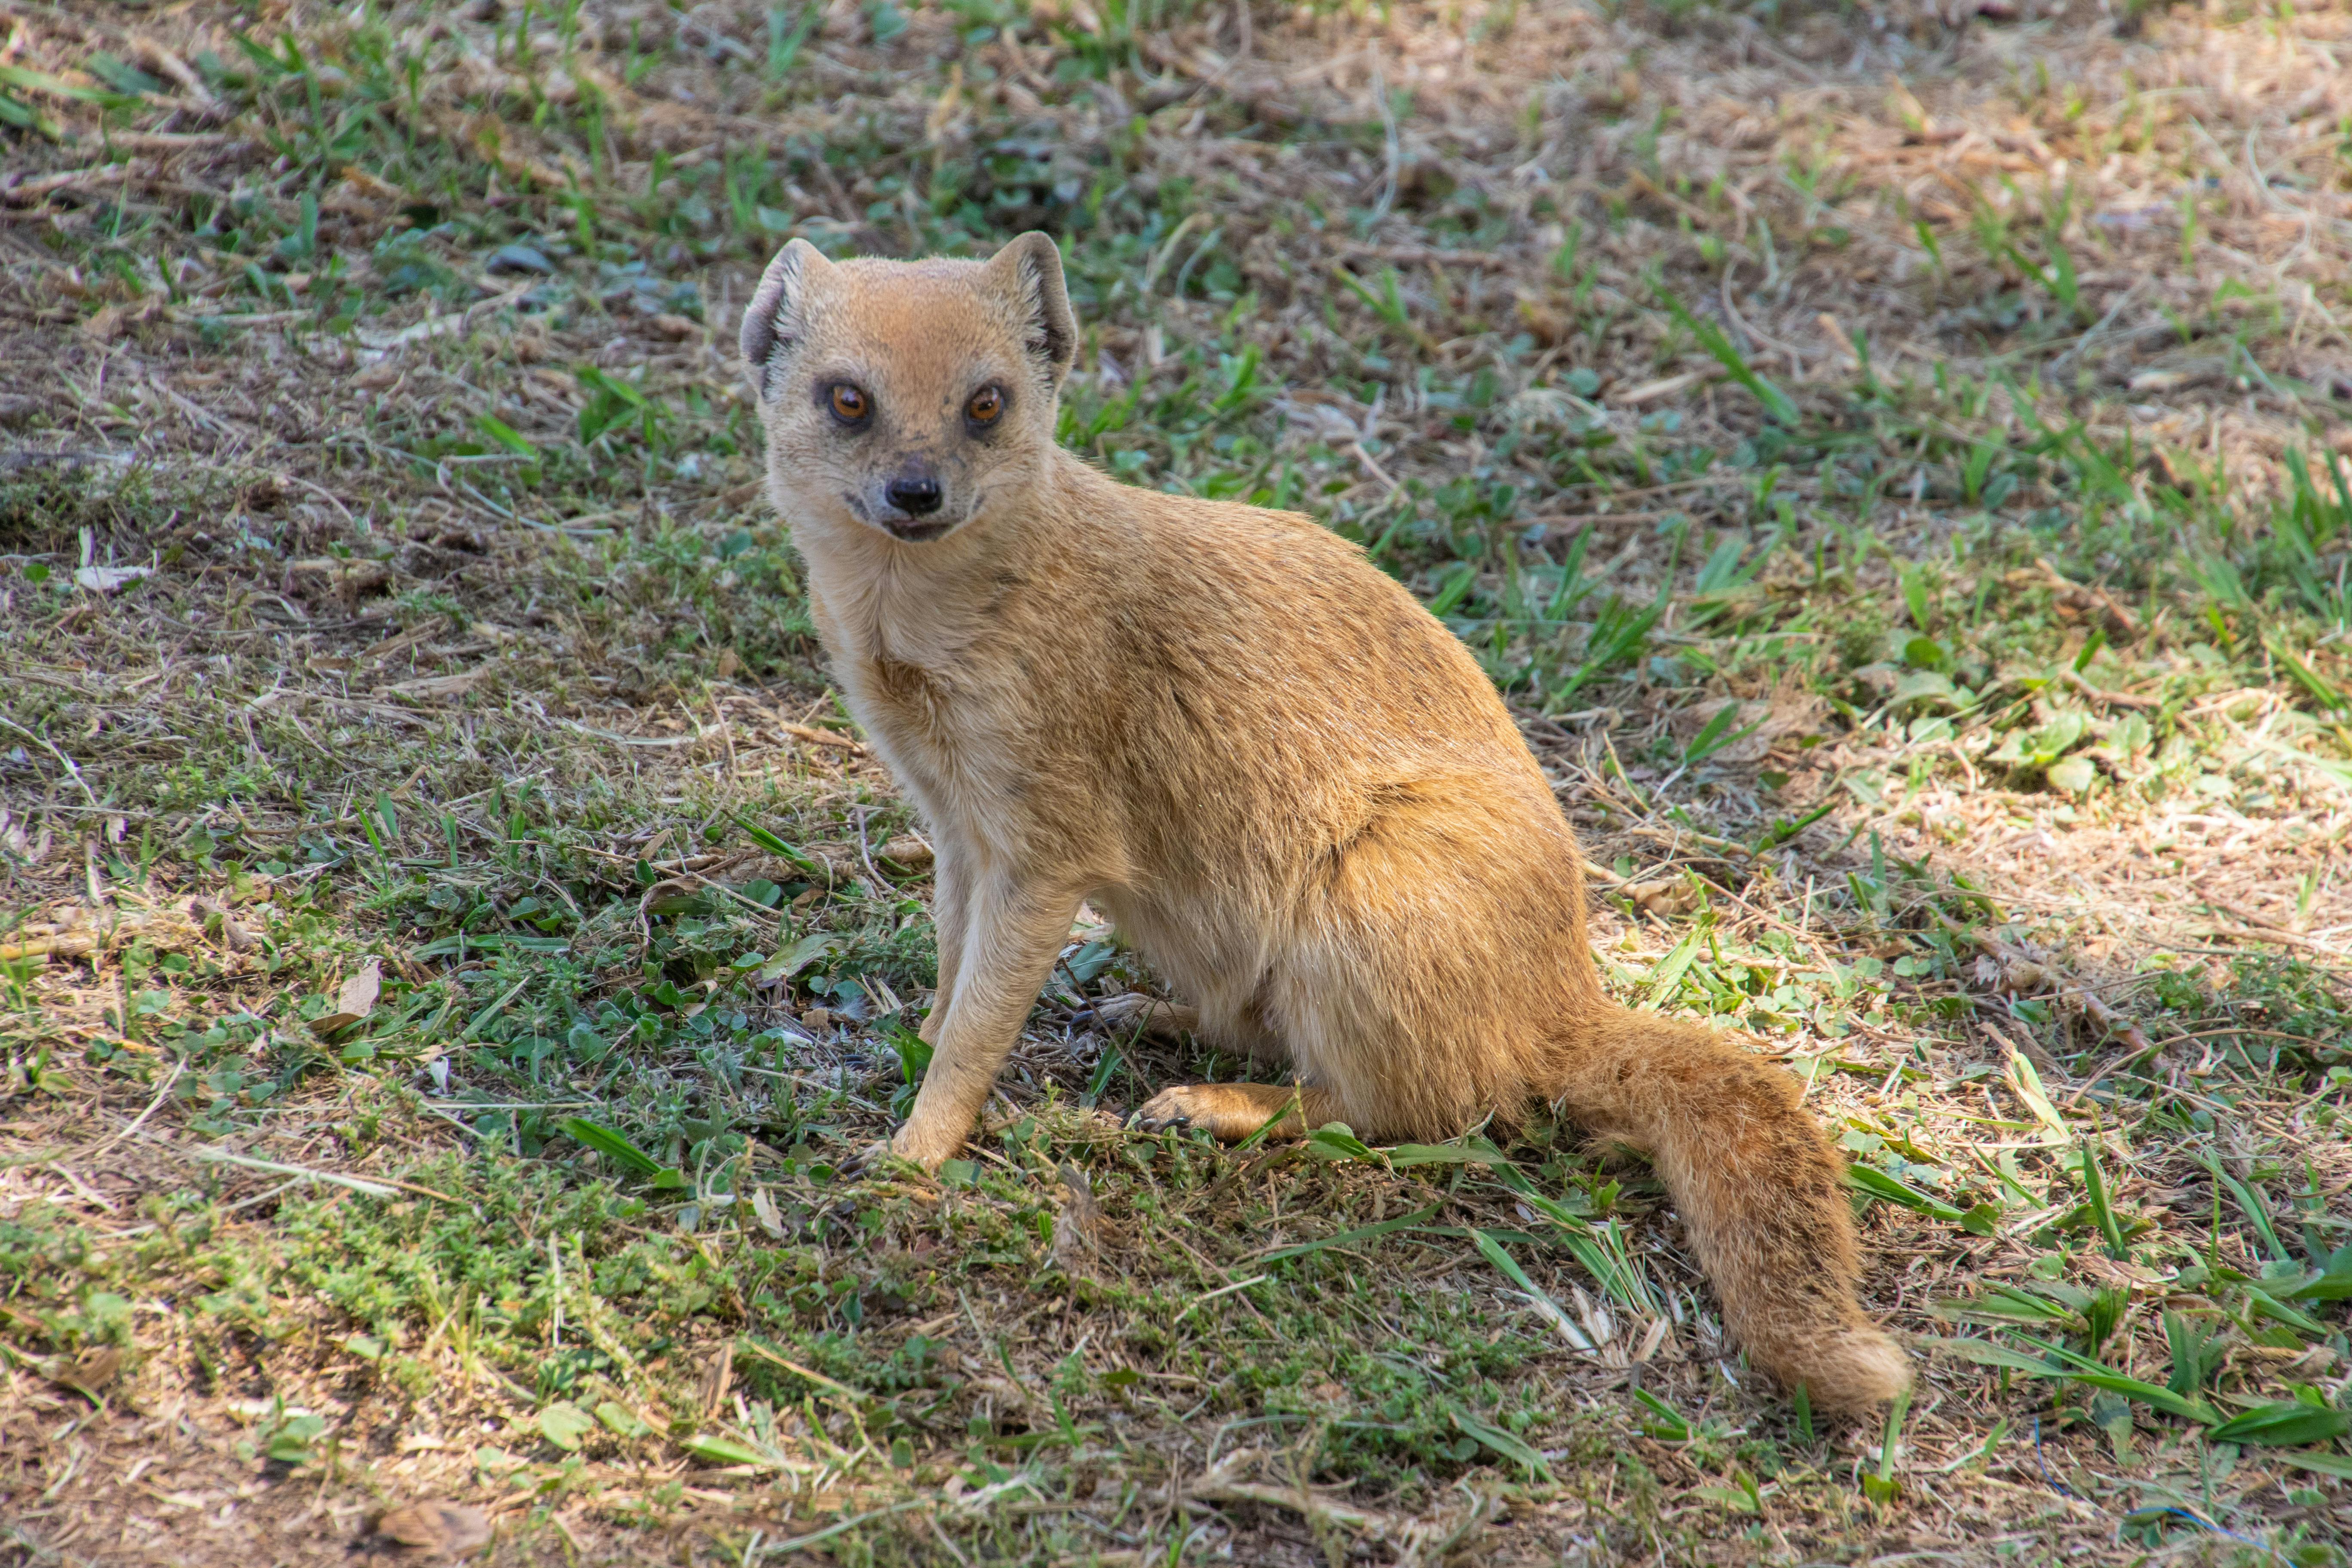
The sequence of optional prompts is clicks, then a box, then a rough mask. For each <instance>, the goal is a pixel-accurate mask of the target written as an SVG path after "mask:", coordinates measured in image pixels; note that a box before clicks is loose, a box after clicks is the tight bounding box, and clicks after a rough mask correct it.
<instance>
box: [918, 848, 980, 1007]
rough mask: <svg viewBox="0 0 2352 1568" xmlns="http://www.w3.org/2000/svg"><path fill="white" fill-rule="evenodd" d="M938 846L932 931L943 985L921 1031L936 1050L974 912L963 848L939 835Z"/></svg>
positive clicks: (933, 997)
mask: <svg viewBox="0 0 2352 1568" xmlns="http://www.w3.org/2000/svg"><path fill="white" fill-rule="evenodd" d="M935 842H936V843H937V844H938V846H939V855H938V858H936V859H935V860H934V861H933V862H932V865H931V930H932V933H933V935H934V937H935V939H936V940H937V942H938V943H939V950H940V984H939V986H938V988H937V989H936V990H934V991H933V992H932V993H931V1011H930V1016H929V1017H927V1018H925V1019H924V1020H923V1026H922V1028H921V1029H920V1030H919V1031H918V1032H919V1034H920V1035H921V1036H922V1037H923V1039H924V1040H925V1041H926V1042H927V1043H929V1044H930V1045H932V1046H937V1045H938V1044H939V1043H940V1029H941V1028H942V1027H944V1026H946V1024H947V1021H948V1004H949V1003H950V1002H951V1001H953V1000H954V999H955V988H956V972H957V971H958V970H959V969H960V968H961V966H962V963H963V944H964V941H965V937H966V935H967V932H968V928H969V927H970V925H971V911H970V910H967V909H966V908H965V907H964V888H965V886H966V885H967V883H968V881H969V878H970V873H969V871H968V870H967V868H966V867H965V865H964V854H963V848H962V846H961V845H960V844H958V843H956V842H954V841H953V840H951V839H950V838H949V837H947V836H946V835H945V834H940V835H938V836H937V837H936V839H935Z"/></svg>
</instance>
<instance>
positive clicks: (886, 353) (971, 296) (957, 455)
mask: <svg viewBox="0 0 2352 1568" xmlns="http://www.w3.org/2000/svg"><path fill="white" fill-rule="evenodd" d="M742 345H743V364H744V368H745V370H746V371H747V372H748V373H749V374H750V375H751V385H752V388H753V390H754V391H755V392H756V393H757V395H758V396H759V400H760V418H761V424H762V425H764V426H766V429H767V437H768V486H769V489H770V492H771V493H772V495H773V496H774V498H775V500H776V504H777V505H778V507H779V508H780V509H781V510H782V512H783V515H784V517H785V518H786V519H787V520H788V521H792V522H793V523H795V524H815V525H825V524H832V525H835V526H855V527H861V528H868V529H873V530H876V531H879V532H882V533H885V534H887V535H889V536H890V537H891V538H893V539H898V540H903V541H907V542H925V541H929V540H934V539H940V538H943V537H945V536H946V535H948V534H950V533H952V532H954V531H957V530H959V529H963V528H969V527H971V526H972V525H973V524H975V523H981V522H984V521H986V519H987V517H988V515H989V511H990V509H991V508H992V507H1002V506H1004V505H1006V504H1008V503H1015V502H1016V501H1017V498H1018V497H1019V496H1020V495H1021V493H1022V492H1023V491H1024V489H1027V488H1028V487H1029V484H1030V483H1031V482H1032V481H1033V479H1034V476H1035V474H1036V472H1037V468H1038V466H1039V464H1040V463H1041V462H1042V461H1043V460H1044V458H1045V455H1046V454H1047V453H1048V452H1049V451H1050V450H1051V448H1052V447H1053V445H1054V420H1055V397H1056V396H1057V395H1058V394H1059V393H1060V390H1061V385H1062V378H1063V376H1064V375H1066V374H1067V373H1068V371H1069V368H1070V362H1071V359H1072V356H1073V355H1074V354H1075V353H1076V348H1077V325H1076V321H1074V320H1073V319H1072V317H1071V315H1070V300H1069V295H1068V293H1067V291H1066V289H1064V287H1063V283H1062V257H1061V253H1060V252H1059V251H1057V250H1055V248H1054V242H1053V241H1052V240H1051V239H1049V238H1047V237H1045V235H1042V234H1024V235H1023V236H1021V237H1019V238H1018V239H1015V240H1013V242H1012V243H1011V244H1010V245H1007V246H1006V247H1004V248H1003V249H1002V250H1000V251H998V252H997V253H996V254H995V255H994V256H993V257H992V258H989V259H988V260H986V261H951V260H941V259H933V260H927V261H876V260H855V261H843V262H833V261H828V260H826V259H825V258H824V255H823V254H822V253H820V252H819V251H818V250H817V248H816V247H814V246H813V245H811V244H809V242H808V241H806V240H804V239H795V240H793V242H792V243H791V244H789V245H787V246H785V247H784V248H783V249H782V250H781V251H779V252H777V253H776V258H775V259H774V260H773V261H771V262H770V263H768V270H767V274H766V275H765V276H764V277H762V278H761V279H760V288H759V291H758V292H757V293H755V294H753V295H752V297H751V304H750V305H749V306H747V307H746V308H745V309H744V311H743V337H742Z"/></svg>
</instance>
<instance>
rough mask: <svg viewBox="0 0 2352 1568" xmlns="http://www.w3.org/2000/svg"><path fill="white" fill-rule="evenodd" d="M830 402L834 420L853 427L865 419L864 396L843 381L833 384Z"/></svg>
mask: <svg viewBox="0 0 2352 1568" xmlns="http://www.w3.org/2000/svg"><path fill="white" fill-rule="evenodd" d="M832 402H833V416H834V417H835V418H836V419H839V420H842V421H843V422H845V423H846V424H850V425H855V424H856V423H857V422H858V421H859V420H861V419H863V418H865V417H866V394H865V393H863V392H861V391H859V390H858V389H857V388H856V387H854V386H852V385H850V384H849V383H847V382H845V381H844V382H837V383H835V385H834V388H833V397H832Z"/></svg>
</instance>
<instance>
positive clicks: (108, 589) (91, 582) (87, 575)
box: [74, 566, 155, 594]
mask: <svg viewBox="0 0 2352 1568" xmlns="http://www.w3.org/2000/svg"><path fill="white" fill-rule="evenodd" d="M154 574H155V568H153V567H152V566H79V567H76V568H75V569H74V584H75V585H76V586H77V587H81V588H87V589H89V591H90V592H91V593H93V594H111V593H113V592H114V591H115V590H116V589H117V588H120V587H121V586H122V585H123V584H125V583H136V582H137V581H139V579H141V578H142V577H152V576H153V575H154Z"/></svg>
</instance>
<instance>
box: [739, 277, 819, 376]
mask: <svg viewBox="0 0 2352 1568" xmlns="http://www.w3.org/2000/svg"><path fill="white" fill-rule="evenodd" d="M832 270H833V263H832V262H830V261H827V260H826V259H825V258H824V252H823V251H821V250H819V249H818V248H817V247H815V246H814V245H811V244H810V243H809V242H808V241H807V240H805V239H795V240H793V242H792V243H791V244H789V245H787V246H785V247H783V248H782V250H779V251H778V252H776V258H775V259H774V260H773V261H771V262H769V263H768V270H767V271H766V272H764V273H762V274H761V278H760V287H759V288H758V289H756V290H754V291H753V293H752V295H751V303H750V304H748V305H746V306H744V307H743V335H742V338H741V342H742V347H743V369H744V371H745V372H746V373H747V374H750V376H751V384H752V385H753V386H754V387H756V388H758V389H759V393H760V395H761V397H763V398H764V397H766V396H767V395H768V394H769V387H768V367H769V365H770V363H772V361H773V360H774V359H775V357H776V354H777V353H778V352H779V351H781V350H785V349H789V348H791V347H792V346H793V342H794V341H795V340H797V339H798V338H799V337H800V335H801V325H802V305H803V302H804V300H806V298H807V294H808V286H809V281H810V279H814V278H817V277H820V276H822V275H823V274H824V273H826V272H830V271H832Z"/></svg>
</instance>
